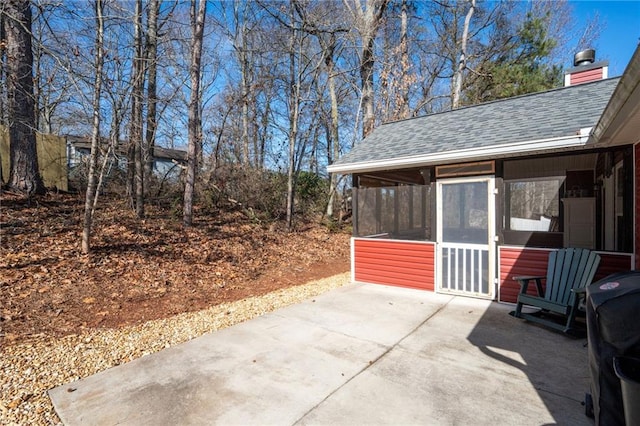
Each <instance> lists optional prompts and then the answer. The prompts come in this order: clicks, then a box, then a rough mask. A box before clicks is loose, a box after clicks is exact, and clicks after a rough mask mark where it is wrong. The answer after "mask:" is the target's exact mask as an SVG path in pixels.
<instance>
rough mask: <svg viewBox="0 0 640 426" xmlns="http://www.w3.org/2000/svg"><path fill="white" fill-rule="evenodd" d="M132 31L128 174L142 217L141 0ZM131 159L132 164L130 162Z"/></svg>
mask: <svg viewBox="0 0 640 426" xmlns="http://www.w3.org/2000/svg"><path fill="white" fill-rule="evenodd" d="M133 25H134V33H133V51H134V57H133V68H132V72H131V74H132V77H133V82H132V87H131V121H130V126H131V127H130V128H131V130H130V132H129V144H130V147H129V155H130V157H129V166H130V167H131V168H132V169H133V170H132V171H133V173H130V176H131V175H132V177H133V185H132V189H133V197H132V199H133V201H134V202H133V205H134V206H135V211H136V216H137V217H138V218H143V217H144V165H143V158H144V157H145V151H146V150H145V147H144V140H143V137H142V132H143V116H142V112H143V102H144V95H143V91H144V80H145V66H144V57H143V55H144V52H143V45H142V0H136V2H135V12H134V24H133ZM132 160H133V164H131V162H132Z"/></svg>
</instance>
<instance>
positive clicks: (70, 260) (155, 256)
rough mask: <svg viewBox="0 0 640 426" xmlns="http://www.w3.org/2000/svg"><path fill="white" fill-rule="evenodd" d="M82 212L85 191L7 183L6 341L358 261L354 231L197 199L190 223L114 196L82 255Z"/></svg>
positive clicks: (2, 328)
mask: <svg viewBox="0 0 640 426" xmlns="http://www.w3.org/2000/svg"><path fill="white" fill-rule="evenodd" d="M82 214H83V200H82V197H81V196H78V195H47V196H45V197H42V198H38V199H36V200H32V201H31V202H27V201H25V200H23V199H21V198H18V197H16V196H15V195H12V194H9V193H4V194H2V195H0V345H5V344H12V343H19V342H23V341H25V340H28V339H29V338H30V337H34V336H40V335H53V336H63V335H68V334H78V333H81V332H82V331H85V330H86V329H88V328H95V327H105V328H111V327H121V326H124V325H131V324H136V323H141V322H143V321H147V320H151V319H158V318H166V317H169V316H172V315H175V314H177V313H182V312H190V311H196V310H200V309H203V308H206V307H210V306H213V305H217V304H220V303H222V302H229V301H235V300H239V299H243V298H246V297H248V296H252V295H261V294H265V293H267V292H270V291H273V290H276V289H280V288H285V287H289V286H293V285H298V284H303V283H306V282H308V281H310V280H313V279H317V278H323V277H327V276H330V275H333V274H337V273H340V272H345V271H348V269H349V235H348V234H347V233H344V232H330V231H329V230H328V229H326V228H325V227H322V226H319V225H306V226H304V227H301V229H298V230H297V231H296V232H291V233H289V232H285V231H283V230H282V229H274V228H277V227H273V226H268V225H264V224H258V223H255V222H252V221H250V220H249V219H248V218H247V217H246V216H245V215H243V214H242V213H241V212H239V211H231V212H230V211H226V212H225V211H220V212H202V211H196V213H195V217H196V223H195V224H194V227H192V228H189V229H185V228H183V227H182V226H181V224H180V219H179V217H176V216H175V215H173V216H172V215H171V214H170V213H169V212H167V211H166V210H161V209H159V208H154V207H153V206H149V207H148V208H147V218H146V219H145V220H144V221H140V220H137V219H135V217H134V214H133V213H132V211H131V210H130V209H129V208H127V206H126V205H125V204H124V203H123V202H122V201H119V200H117V199H111V198H102V199H101V201H100V205H99V209H98V211H97V213H96V222H95V225H94V230H95V232H94V237H93V239H92V246H93V253H92V254H91V255H90V256H83V255H81V254H80V237H81V229H82V225H81V224H82V222H81V221H82Z"/></svg>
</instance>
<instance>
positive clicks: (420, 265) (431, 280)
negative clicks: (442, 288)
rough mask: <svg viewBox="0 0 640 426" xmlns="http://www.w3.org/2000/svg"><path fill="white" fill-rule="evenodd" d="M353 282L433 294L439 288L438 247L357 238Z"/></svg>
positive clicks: (354, 248) (353, 256)
mask: <svg viewBox="0 0 640 426" xmlns="http://www.w3.org/2000/svg"><path fill="white" fill-rule="evenodd" d="M351 248H352V259H351V261H352V274H353V280H354V281H357V282H366V283H374V284H385V285H393V286H400V287H410V288H417V289H423V290H430V291H433V290H434V288H435V244H434V243H432V242H422V241H419V242H418V241H398V240H387V239H373V238H353V239H352V240H351Z"/></svg>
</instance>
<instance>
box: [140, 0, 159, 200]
mask: <svg viewBox="0 0 640 426" xmlns="http://www.w3.org/2000/svg"><path fill="white" fill-rule="evenodd" d="M159 14H160V2H159V1H158V0H150V1H149V10H148V15H147V46H146V54H147V56H146V60H147V72H148V75H147V129H146V133H145V144H144V145H145V148H146V149H145V150H144V156H143V157H144V158H143V161H144V173H143V175H144V185H143V186H144V190H145V191H147V190H148V188H149V183H150V181H151V177H152V175H153V152H154V147H155V138H156V129H157V128H158V123H157V119H158V93H157V86H158V15H159Z"/></svg>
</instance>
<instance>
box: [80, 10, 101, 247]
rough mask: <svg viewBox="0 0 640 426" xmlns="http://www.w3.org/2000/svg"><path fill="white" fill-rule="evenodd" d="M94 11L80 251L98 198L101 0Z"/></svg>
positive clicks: (87, 240) (87, 242)
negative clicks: (90, 109)
mask: <svg viewBox="0 0 640 426" xmlns="http://www.w3.org/2000/svg"><path fill="white" fill-rule="evenodd" d="M94 7H95V12H96V16H95V19H96V41H95V47H94V49H95V79H94V83H93V125H92V132H91V156H90V159H89V176H88V182H87V192H86V197H85V204H84V227H83V230H82V253H84V254H88V253H89V251H90V250H91V243H90V239H91V226H92V222H93V216H94V212H95V206H96V203H97V200H98V178H97V174H96V173H97V165H98V156H99V151H100V97H101V90H102V68H103V66H104V51H103V45H104V18H103V9H104V5H103V3H102V0H94ZM103 169H104V168H103Z"/></svg>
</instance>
